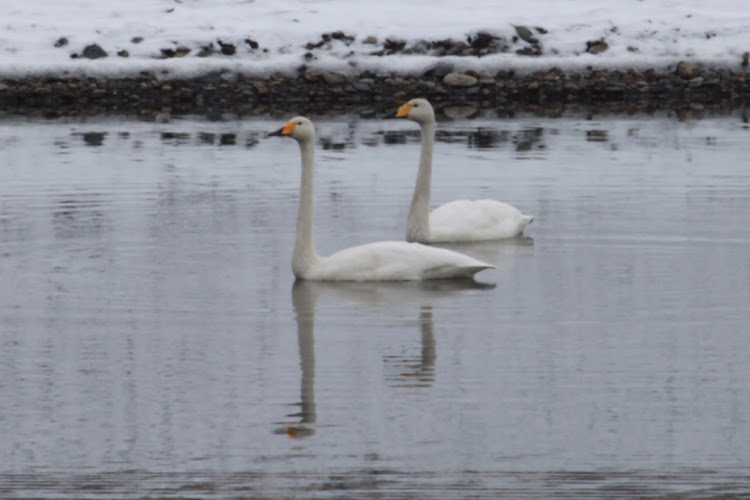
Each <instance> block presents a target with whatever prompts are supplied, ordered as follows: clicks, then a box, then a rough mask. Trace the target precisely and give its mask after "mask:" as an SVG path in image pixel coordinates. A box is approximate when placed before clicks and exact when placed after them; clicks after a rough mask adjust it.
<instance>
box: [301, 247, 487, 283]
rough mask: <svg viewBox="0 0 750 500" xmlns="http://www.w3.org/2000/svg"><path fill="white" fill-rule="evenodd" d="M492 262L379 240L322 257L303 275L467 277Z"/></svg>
mask: <svg viewBox="0 0 750 500" xmlns="http://www.w3.org/2000/svg"><path fill="white" fill-rule="evenodd" d="M491 268H494V266H492V265H490V264H487V263H485V262H482V261H479V260H477V259H474V258H473V257H469V256H468V255H464V254H461V253H458V252H454V251H452V250H446V249H444V248H435V247H429V246H426V245H422V244H419V243H407V242H405V241H379V242H375V243H368V244H365V245H359V246H355V247H350V248H346V249H344V250H341V251H339V252H336V253H334V254H333V255H330V256H328V257H322V258H321V259H320V260H319V261H318V262H317V263H316V264H315V265H314V266H311V267H310V268H309V269H308V270H307V272H306V274H305V276H300V277H301V278H306V279H315V280H345V281H398V280H430V279H446V278H471V277H472V276H474V274H476V273H478V272H480V271H483V270H485V269H491Z"/></svg>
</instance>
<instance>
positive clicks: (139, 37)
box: [130, 36, 143, 43]
mask: <svg viewBox="0 0 750 500" xmlns="http://www.w3.org/2000/svg"><path fill="white" fill-rule="evenodd" d="M142 41H143V37H142V36H134V37H133V38H131V39H130V42H131V43H141V42H142Z"/></svg>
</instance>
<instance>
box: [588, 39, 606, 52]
mask: <svg viewBox="0 0 750 500" xmlns="http://www.w3.org/2000/svg"><path fill="white" fill-rule="evenodd" d="M608 48H609V44H608V43H607V42H605V41H604V40H594V41H589V42H586V52H588V53H589V54H601V53H602V52H604V51H606V50H607V49H608Z"/></svg>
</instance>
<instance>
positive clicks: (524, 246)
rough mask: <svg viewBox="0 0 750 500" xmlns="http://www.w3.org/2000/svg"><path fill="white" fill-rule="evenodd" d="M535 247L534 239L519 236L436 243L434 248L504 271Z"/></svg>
mask: <svg viewBox="0 0 750 500" xmlns="http://www.w3.org/2000/svg"><path fill="white" fill-rule="evenodd" d="M533 245H534V238H532V237H531V236H517V237H515V238H507V239H504V240H490V241H462V242H454V243H435V244H433V245H432V246H436V247H440V248H445V249H448V250H453V251H454V252H459V253H463V254H466V255H468V256H470V257H474V258H475V259H479V260H481V261H483V262H487V263H489V264H492V265H493V266H495V268H496V269H502V268H503V267H507V266H509V265H511V264H512V263H513V261H514V260H515V259H516V257H518V256H519V255H521V254H522V253H526V252H529V251H530V250H532V248H530V247H532V246H533Z"/></svg>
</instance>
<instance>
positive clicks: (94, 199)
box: [52, 193, 106, 238]
mask: <svg viewBox="0 0 750 500" xmlns="http://www.w3.org/2000/svg"><path fill="white" fill-rule="evenodd" d="M100 198H101V195H97V194H91V195H86V194H83V193H79V194H77V195H71V196H70V197H66V198H63V199H61V200H59V201H57V203H56V206H55V210H54V211H53V212H52V221H53V227H54V229H55V237H57V238H80V237H82V236H85V235H86V234H92V233H99V232H101V231H102V228H103V225H104V224H105V222H104V220H105V218H106V216H105V213H104V211H103V208H102V205H103V203H104V202H103V201H102V200H101V199H100Z"/></svg>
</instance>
